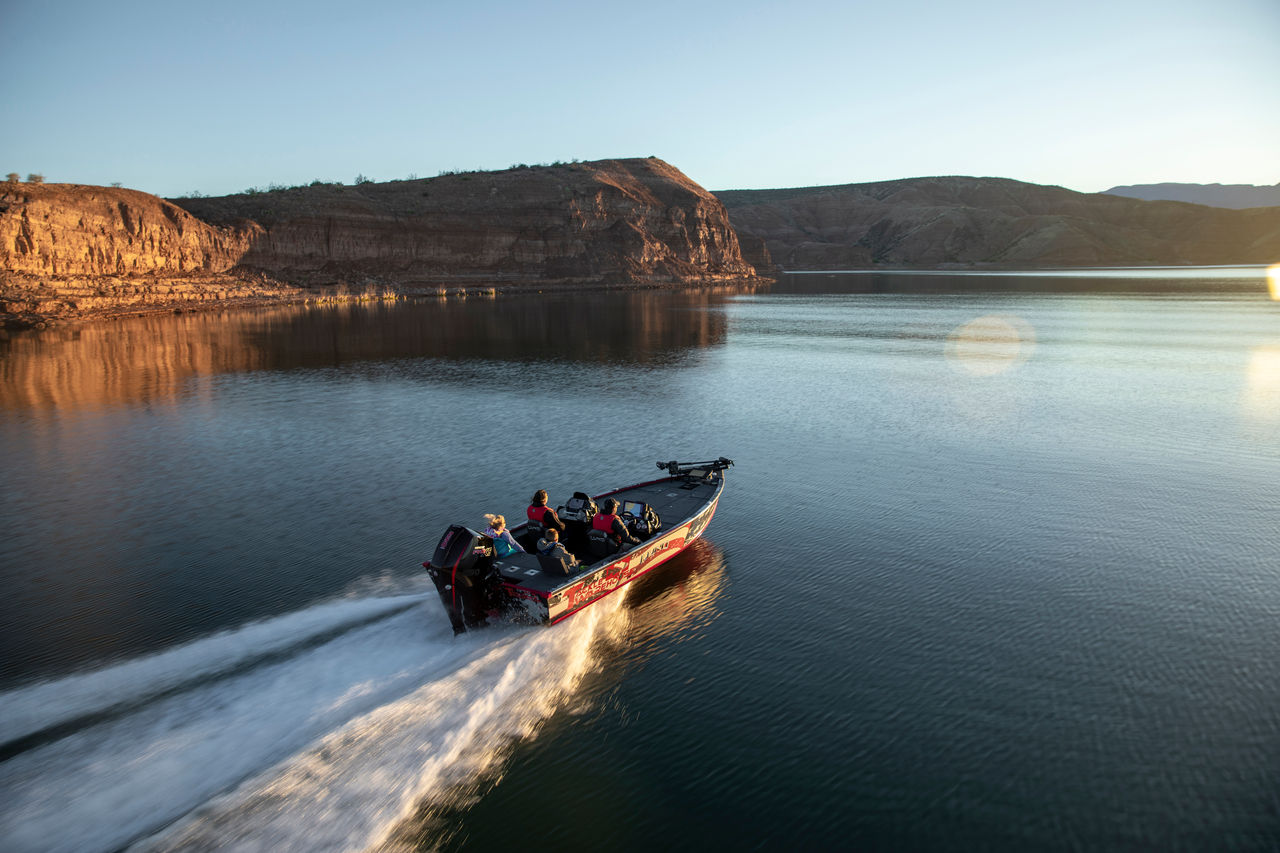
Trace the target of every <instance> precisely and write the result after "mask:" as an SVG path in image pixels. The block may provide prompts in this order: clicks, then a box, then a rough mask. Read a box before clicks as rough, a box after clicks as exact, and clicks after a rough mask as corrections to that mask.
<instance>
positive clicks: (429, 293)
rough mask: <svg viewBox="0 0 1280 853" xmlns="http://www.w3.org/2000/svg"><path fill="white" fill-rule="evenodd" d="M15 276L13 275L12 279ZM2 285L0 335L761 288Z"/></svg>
mask: <svg viewBox="0 0 1280 853" xmlns="http://www.w3.org/2000/svg"><path fill="white" fill-rule="evenodd" d="M13 278H18V276H13ZM31 279H32V280H28V281H20V282H14V281H12V280H9V281H4V282H2V283H0V336H5V335H7V334H8V333H11V332H25V331H41V330H44V329H49V328H53V327H58V326H72V325H80V324H86V323H96V322H102V321H111V320H122V319H130V318H134V317H147V316H159V315H164V314H185V313H204V312H211V311H223V310H228V309H237V310H238V309H246V310H247V309H255V308H275V307H281V306H286V305H314V306H321V305H339V304H350V303H361V302H402V301H419V300H438V299H475V298H480V299H493V298H497V297H498V296H512V295H537V294H541V293H565V292H582V293H589V292H596V293H599V292H607V291H635V290H705V289H709V288H720V287H732V288H742V287H763V286H768V285H771V284H773V283H774V282H775V280H776V279H774V278H771V277H765V276H755V277H750V278H744V277H741V276H734V277H724V278H719V277H717V278H707V279H702V280H694V281H676V280H669V279H666V280H656V279H655V280H651V281H635V280H632V281H617V282H610V281H598V280H597V281H574V280H550V281H546V280H543V281H539V280H530V279H525V278H520V279H506V280H502V279H497V278H493V277H476V278H475V279H470V278H468V279H454V280H450V281H444V282H440V283H430V284H427V283H422V284H419V283H413V284H406V283H393V282H387V281H376V280H369V281H367V282H365V283H363V284H350V283H332V284H324V285H301V284H291V283H289V282H287V281H282V280H280V279H275V278H272V277H270V276H266V275H263V274H259V273H246V274H244V275H240V276H236V275H227V274H221V273H220V274H213V275H209V276H202V277H194V278H181V279H179V278H173V279H169V278H160V277H150V276H148V277H142V278H126V277H120V278H114V277H88V276H86V277H73V278H69V279H67V280H65V281H62V282H58V283H51V282H49V280H48V279H47V278H44V277H40V278H39V279H36V277H31Z"/></svg>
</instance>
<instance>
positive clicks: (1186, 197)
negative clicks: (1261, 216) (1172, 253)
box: [1103, 183, 1280, 210]
mask: <svg viewBox="0 0 1280 853" xmlns="http://www.w3.org/2000/svg"><path fill="white" fill-rule="evenodd" d="M1103 192H1104V193H1106V194H1107V195H1118V196H1124V197H1125V198H1137V199H1142V200H1143V201H1185V202H1188V203H1190V204H1206V205H1209V206H1210V207H1226V208H1230V209H1233V210H1243V209H1245V208H1248V207H1280V183H1277V184H1276V185H1275V186H1256V185H1254V184H1176V183H1164V184H1132V185H1129V186H1119V187H1112V188H1111V189H1109V190H1103Z"/></svg>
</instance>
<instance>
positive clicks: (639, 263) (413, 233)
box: [175, 158, 754, 283]
mask: <svg viewBox="0 0 1280 853" xmlns="http://www.w3.org/2000/svg"><path fill="white" fill-rule="evenodd" d="M175 203H177V204H179V205H181V206H182V207H183V208H185V209H186V210H187V211H189V212H191V213H193V214H195V215H196V216H198V217H200V218H201V219H203V220H205V221H206V222H209V223H211V224H214V225H218V226H223V227H232V228H234V227H243V223H245V222H246V221H248V222H252V223H254V224H256V225H258V226H260V227H261V228H262V233H261V235H260V236H259V237H258V238H256V239H253V240H252V241H251V245H250V249H249V251H248V252H247V253H246V254H245V256H244V257H243V258H242V259H241V263H242V264H244V265H246V266H251V267H255V268H259V269H264V270H268V271H271V272H273V273H276V274H281V275H286V276H290V277H293V278H301V279H302V280H308V281H309V280H313V279H315V278H316V277H317V276H319V277H321V278H324V277H331V276H334V275H337V276H341V275H343V274H344V273H354V272H359V273H363V274H368V275H377V276H384V277H387V278H390V279H392V280H394V281H397V282H410V283H412V282H423V281H430V282H435V281H465V280H469V279H478V280H485V281H534V282H548V281H561V282H609V281H622V282H633V283H635V282H639V283H643V282H697V281H717V280H726V279H732V278H742V277H747V276H751V275H753V273H754V270H753V268H752V267H751V266H750V265H749V264H747V263H746V262H745V261H743V259H742V253H741V250H740V249H739V246H738V238H737V235H736V234H735V233H734V232H733V229H732V228H731V227H730V225H729V220H728V217H727V215H726V214H725V210H724V206H723V205H722V204H721V203H720V201H719V200H718V199H716V198H715V197H714V196H713V195H711V194H710V193H708V192H707V191H706V190H704V189H703V188H702V187H700V186H698V185H697V184H695V183H694V182H693V181H691V180H690V179H689V178H688V177H686V176H685V175H684V174H683V173H682V172H680V170H679V169H676V168H675V167H674V166H671V165H669V164H667V163H664V162H663V161H661V160H658V159H655V158H650V159H632V160H601V161H596V162H591V163H574V164H566V165H562V166H545V167H533V168H516V169H509V170H507V171H504V172H472V173H463V174H456V175H446V176H442V177H439V178H431V179H427V180H413V181H392V182H389V183H381V184H375V183H366V184H358V185H356V186H351V187H347V186H338V185H317V186H311V187H300V188H296V189H290V190H282V191H275V192H266V193H256V194H253V195H236V196H226V197H223V198H200V199H177V200H175Z"/></svg>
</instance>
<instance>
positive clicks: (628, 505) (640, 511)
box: [622, 501, 644, 518]
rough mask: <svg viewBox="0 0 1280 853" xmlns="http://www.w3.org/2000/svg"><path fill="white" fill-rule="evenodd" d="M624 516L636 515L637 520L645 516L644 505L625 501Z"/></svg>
mask: <svg viewBox="0 0 1280 853" xmlns="http://www.w3.org/2000/svg"><path fill="white" fill-rule="evenodd" d="M622 514H623V515H634V516H635V517H636V518H639V517H640V516H642V515H644V504H642V503H639V502H638V501H623V502H622Z"/></svg>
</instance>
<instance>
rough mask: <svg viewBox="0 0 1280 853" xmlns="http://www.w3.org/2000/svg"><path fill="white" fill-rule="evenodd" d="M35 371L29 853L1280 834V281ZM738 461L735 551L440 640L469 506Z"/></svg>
mask: <svg viewBox="0 0 1280 853" xmlns="http://www.w3.org/2000/svg"><path fill="white" fill-rule="evenodd" d="M1081 281H1085V282H1087V286H1086V285H1083V284H1081V283H1080V282H1081ZM957 290H958V291H960V292H937V291H957ZM1019 290H1021V291H1029V292H1018V291H1019ZM0 380H2V382H0V451H2V452H3V459H4V472H5V473H4V486H3V491H2V492H0V520H2V521H3V529H4V531H5V532H4V537H3V540H2V541H0V573H2V574H3V581H4V590H5V595H4V596H3V597H2V598H0V649H2V652H3V654H2V655H0V691H3V692H2V693H0V744H3V745H2V746H0V837H3V838H4V839H5V842H4V846H5V848H6V849H8V850H15V851H25V850H66V851H92V850H116V849H120V848H122V847H130V846H136V848H137V849H144V850H169V849H184V850H190V849H196V850H205V849H224V848H229V849H238V850H278V849H296V850H344V849H366V848H379V849H390V850H417V849H424V850H429V849H440V848H443V849H465V850H498V849H503V850H509V849H513V848H519V849H529V848H532V849H550V848H556V849H610V850H636V851H642V850H643V851H648V850H652V849H655V848H672V849H690V850H693V849H702V848H706V847H708V846H715V845H718V846H720V847H722V848H724V849H742V848H763V849H788V850H790V849H795V848H800V849H814V850H819V849H836V848H838V849H910V850H975V849H983V850H1027V849H1035V850H1072V849H1124V850H1129V849H1152V850H1174V849H1186V850H1205V849H1229V850H1274V849H1277V848H1278V847H1280V772H1278V771H1280V523H1278V522H1280V302H1275V301H1271V300H1270V299H1269V298H1268V296H1267V293H1266V286H1265V283H1264V282H1263V279H1262V273H1261V271H1260V270H1257V269H1246V270H1237V271H1226V272H1224V271H1222V270H1209V271H1201V272H1199V273H1197V272H1186V271H1181V272H1173V271H1170V272H1168V274H1167V275H1166V274H1163V273H1162V274H1155V275H1154V276H1153V274H1149V273H1148V274H1142V275H1136V274H1132V273H1113V274H1110V275H1108V276H1105V277H1091V278H1088V279H1083V280H1082V279H1078V278H1070V279H1053V278H1048V277H1037V278H1035V279H1014V278H1009V277H1007V276H1005V277H1000V276H960V275H955V276H951V275H947V276H938V275H929V276H906V275H900V276H886V275H850V276H843V275H842V276H796V277H789V278H787V279H785V280H784V281H782V282H780V283H779V284H778V285H777V286H775V287H773V288H771V289H770V288H763V289H758V290H755V291H733V290H723V291H699V292H695V293H666V292H631V293H613V294H591V295H577V296H573V295H567V294H542V295H527V296H500V297H498V298H497V299H483V300H478V299H474V298H473V299H471V300H467V301H457V300H454V301H442V302H439V303H435V302H432V303H416V304H396V305H381V304H379V305H362V306H348V307H333V308H312V309H302V308H289V309H280V310H264V311H252V312H240V313H227V314H184V315H177V316H166V317H159V318H144V319H135V320H127V321H119V322H109V323H100V324H90V325H85V326H81V327H78V328H65V329H64V328H56V329H53V330H49V331H47V332H43V333H32V334H21V335H15V336H13V337H12V338H11V339H8V340H5V341H0ZM719 455H725V456H729V457H731V458H733V459H735V460H736V462H737V465H736V467H735V468H733V469H732V470H731V471H730V472H729V481H728V486H727V489H726V491H725V494H724V497H723V499H722V500H721V503H720V509H719V512H718V514H717V515H716V518H715V520H714V521H713V522H712V524H711V525H710V527H709V528H708V531H707V534H706V538H705V540H704V541H703V542H701V543H699V545H698V547H696V548H694V549H692V550H691V551H690V552H688V553H686V554H684V555H681V556H680V557H678V558H677V559H675V560H673V561H672V562H671V563H669V564H668V565H667V566H666V567H664V568H663V569H661V570H659V571H657V572H654V573H653V574H651V575H650V576H647V577H646V578H644V579H643V580H641V581H640V582H638V583H637V584H635V585H634V586H633V587H632V588H630V589H629V590H628V592H627V593H626V594H625V595H618V596H613V597H611V598H609V599H607V600H605V601H604V602H602V603H600V604H598V605H595V606H593V607H592V608H590V609H589V610H587V611H585V612H584V613H582V614H579V615H577V616H575V617H573V618H572V619H570V620H568V621H567V622H565V623H562V624H561V625H558V626H555V627H553V628H550V629H529V628H516V627H511V628H499V629H495V630H491V631H488V632H478V633H473V634H468V635H465V636H462V637H459V638H456V639H455V638H453V637H452V636H451V632H450V630H449V627H448V622H447V619H446V618H445V615H444V613H443V611H442V609H441V608H440V605H439V602H438V600H437V599H436V597H435V594H434V591H433V590H432V589H431V588H430V586H429V583H428V582H427V580H426V578H425V577H424V576H423V572H422V571H421V567H420V563H421V562H422V560H423V559H425V558H426V557H427V556H429V553H430V549H431V548H432V547H433V546H434V543H435V541H436V539H437V538H438V536H439V535H440V533H441V532H442V531H443V529H444V528H445V527H446V526H447V525H449V524H450V523H455V522H460V523H467V524H470V525H472V526H476V525H479V524H480V523H481V514H482V513H484V512H503V513H505V514H507V515H508V516H509V517H513V518H519V517H520V515H521V509H522V508H523V507H524V506H525V504H526V502H527V499H528V497H529V495H530V494H531V493H532V492H533V491H534V489H536V488H540V487H541V488H546V489H548V490H549V491H550V492H551V496H552V500H553V502H563V501H564V500H565V498H567V497H568V496H569V495H570V494H571V492H572V491H574V490H591V491H597V492H598V491H603V490H605V489H607V488H612V487H616V486H622V485H626V484H628V483H632V482H636V481H639V480H643V479H649V478H651V477H653V476H657V475H658V472H657V469H656V468H655V467H654V462H655V461H657V460H667V459H703V458H712V457H715V456H719Z"/></svg>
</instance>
